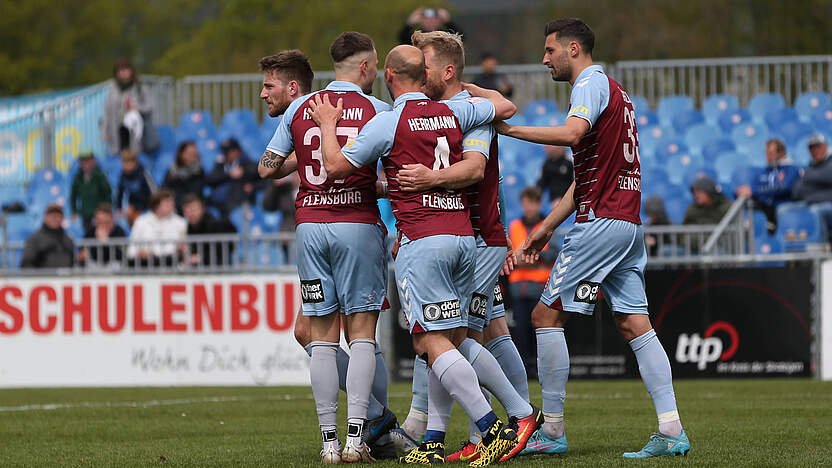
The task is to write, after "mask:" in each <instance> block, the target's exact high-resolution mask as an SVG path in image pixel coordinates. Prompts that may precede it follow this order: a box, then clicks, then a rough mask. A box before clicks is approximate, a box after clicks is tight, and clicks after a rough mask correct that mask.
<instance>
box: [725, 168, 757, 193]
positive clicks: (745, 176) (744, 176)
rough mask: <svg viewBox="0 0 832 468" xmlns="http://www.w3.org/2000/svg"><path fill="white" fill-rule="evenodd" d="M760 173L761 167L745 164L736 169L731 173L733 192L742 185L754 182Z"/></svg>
mask: <svg viewBox="0 0 832 468" xmlns="http://www.w3.org/2000/svg"><path fill="white" fill-rule="evenodd" d="M759 174H760V168H759V167H751V166H744V167H737V168H736V169H734V173H733V174H731V189H732V190H731V193H733V191H734V190H735V189H736V188H737V187H739V186H740V185H746V184H748V185H750V184H753V183H754V181H755V180H756V179H757V176H758V175H759Z"/></svg>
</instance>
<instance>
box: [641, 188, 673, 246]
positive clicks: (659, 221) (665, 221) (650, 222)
mask: <svg viewBox="0 0 832 468" xmlns="http://www.w3.org/2000/svg"><path fill="white" fill-rule="evenodd" d="M644 213H645V214H646V215H647V222H646V223H644V224H645V225H647V226H668V225H670V224H672V223H671V222H670V218H669V217H668V216H667V210H666V209H665V207H664V200H662V198H661V197H659V196H658V195H651V196H649V197H648V198H647V200H645V201H644ZM660 240H661V242H660ZM671 241H672V237H671V236H670V235H669V234H665V235H662V236H661V239H659V238H658V237H657V236H655V235H652V234H648V235H645V236H644V244H645V245H646V246H647V251H648V253H649V254H650V255H651V256H652V255H657V254H660V253H661V249H660V248H659V247H669V245H670V243H671Z"/></svg>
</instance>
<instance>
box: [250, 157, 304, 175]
mask: <svg viewBox="0 0 832 468" xmlns="http://www.w3.org/2000/svg"><path fill="white" fill-rule="evenodd" d="M263 156H264V157H265V154H264V155H263ZM277 158H278V159H279V158H280V155H278V156H277ZM297 170H298V159H297V157H295V152H294V151H292V152H291V153H290V154H289V156H287V157H286V159H284V160H283V162H282V163H280V167H279V168H278V169H271V168H269V167H267V166H264V165H263V160H262V159H261V160H260V164H258V165H257V172H258V173H259V174H260V178H261V179H274V180H278V179H282V178H284V177H287V176H290V175H292V173H293V172H295V171H297Z"/></svg>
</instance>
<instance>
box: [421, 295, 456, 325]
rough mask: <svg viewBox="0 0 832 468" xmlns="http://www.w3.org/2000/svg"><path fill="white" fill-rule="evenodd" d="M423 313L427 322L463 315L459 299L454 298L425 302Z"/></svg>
mask: <svg viewBox="0 0 832 468" xmlns="http://www.w3.org/2000/svg"><path fill="white" fill-rule="evenodd" d="M422 314H423V315H424V316H425V322H434V321H436V320H446V319H451V318H457V317H461V316H462V309H461V308H460V306H459V300H458V299H453V300H450V301H443V302H431V303H429V304H425V305H423V306H422Z"/></svg>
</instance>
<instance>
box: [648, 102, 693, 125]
mask: <svg viewBox="0 0 832 468" xmlns="http://www.w3.org/2000/svg"><path fill="white" fill-rule="evenodd" d="M691 109H693V100H692V99H691V98H690V97H689V96H678V95H677V96H665V97H663V98H662V99H661V100H660V101H659V106H658V108H657V109H656V112H657V113H658V114H659V122H661V124H662V125H663V126H665V127H670V126H672V124H673V117H674V116H676V115H677V114H680V113H682V112H684V111H688V110H691Z"/></svg>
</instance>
